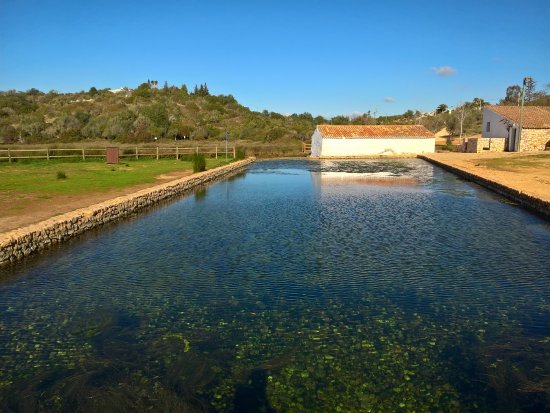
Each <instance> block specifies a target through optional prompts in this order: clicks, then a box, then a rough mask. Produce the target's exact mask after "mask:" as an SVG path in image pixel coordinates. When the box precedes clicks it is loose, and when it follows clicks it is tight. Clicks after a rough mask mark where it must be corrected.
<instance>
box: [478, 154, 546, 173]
mask: <svg viewBox="0 0 550 413" xmlns="http://www.w3.org/2000/svg"><path fill="white" fill-rule="evenodd" d="M476 163H478V164H480V165H482V166H485V167H487V168H490V169H496V170H499V171H509V172H515V171H518V170H525V169H532V168H545V167H548V168H550V153H548V154H546V153H543V154H536V155H525V156H515V157H502V158H491V159H483V160H476Z"/></svg>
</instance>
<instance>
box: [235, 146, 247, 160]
mask: <svg viewBox="0 0 550 413" xmlns="http://www.w3.org/2000/svg"><path fill="white" fill-rule="evenodd" d="M244 158H246V151H245V150H244V148H237V150H236V151H235V159H236V160H238V161H240V160H241V159H244Z"/></svg>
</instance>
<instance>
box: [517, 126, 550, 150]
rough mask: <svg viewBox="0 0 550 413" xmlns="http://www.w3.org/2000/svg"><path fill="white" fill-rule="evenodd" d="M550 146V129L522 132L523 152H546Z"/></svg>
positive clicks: (525, 130)
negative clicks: (547, 146) (547, 145)
mask: <svg viewBox="0 0 550 413" xmlns="http://www.w3.org/2000/svg"><path fill="white" fill-rule="evenodd" d="M546 144H549V145H550V129H523V130H522V131H521V143H520V151H521V152H532V151H544V150H545V149H546Z"/></svg>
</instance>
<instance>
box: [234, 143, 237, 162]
mask: <svg viewBox="0 0 550 413" xmlns="http://www.w3.org/2000/svg"><path fill="white" fill-rule="evenodd" d="M236 156H237V154H236V152H235V146H233V159H235V157H236Z"/></svg>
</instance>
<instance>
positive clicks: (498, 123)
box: [481, 108, 508, 138]
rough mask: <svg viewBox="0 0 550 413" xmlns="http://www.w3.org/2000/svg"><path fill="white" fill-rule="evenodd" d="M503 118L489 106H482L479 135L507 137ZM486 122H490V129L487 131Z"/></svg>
mask: <svg viewBox="0 0 550 413" xmlns="http://www.w3.org/2000/svg"><path fill="white" fill-rule="evenodd" d="M503 119H504V118H503V117H502V116H501V115H499V114H498V113H495V112H493V111H492V110H491V109H489V108H483V123H482V125H481V136H482V137H484V138H507V137H508V130H507V129H506V124H505V123H504V122H502V120H503ZM487 122H491V131H490V132H487Z"/></svg>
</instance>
